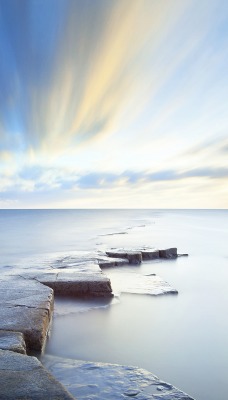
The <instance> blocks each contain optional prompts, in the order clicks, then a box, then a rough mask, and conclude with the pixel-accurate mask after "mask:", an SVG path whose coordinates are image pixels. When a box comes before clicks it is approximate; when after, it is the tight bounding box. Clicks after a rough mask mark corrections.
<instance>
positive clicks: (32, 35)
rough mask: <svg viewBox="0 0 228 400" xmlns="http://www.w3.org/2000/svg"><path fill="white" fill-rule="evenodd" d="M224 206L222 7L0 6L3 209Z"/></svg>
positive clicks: (143, 2)
mask: <svg viewBox="0 0 228 400" xmlns="http://www.w3.org/2000/svg"><path fill="white" fill-rule="evenodd" d="M227 206H228V2H227V0H200V1H199V0H0V208H227Z"/></svg>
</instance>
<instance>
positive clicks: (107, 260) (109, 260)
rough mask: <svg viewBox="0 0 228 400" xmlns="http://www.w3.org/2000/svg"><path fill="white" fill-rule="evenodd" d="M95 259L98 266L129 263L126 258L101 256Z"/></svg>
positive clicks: (107, 266)
mask: <svg viewBox="0 0 228 400" xmlns="http://www.w3.org/2000/svg"><path fill="white" fill-rule="evenodd" d="M97 261H98V265H99V267H100V268H109V267H120V266H122V265H123V266H124V265H128V264H129V260H128V259H127V258H114V257H107V256H102V257H101V258H98V259H97Z"/></svg>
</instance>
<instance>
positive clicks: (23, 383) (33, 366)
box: [0, 350, 74, 400]
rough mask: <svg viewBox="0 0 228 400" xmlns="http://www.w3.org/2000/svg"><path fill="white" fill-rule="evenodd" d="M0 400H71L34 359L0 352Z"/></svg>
mask: <svg viewBox="0 0 228 400" xmlns="http://www.w3.org/2000/svg"><path fill="white" fill-rule="evenodd" d="M0 399H4V400H26V399H29V400H41V399H42V400H72V399H74V397H72V395H71V394H70V393H69V392H67V390H66V389H65V388H64V387H63V386H62V385H61V383H59V382H58V381H57V380H56V379H55V378H54V377H53V376H52V375H51V374H50V373H49V372H48V371H47V370H46V369H45V368H44V367H43V366H42V364H41V363H40V362H39V361H38V360H37V358H35V357H29V356H26V355H22V354H18V353H14V352H11V351H7V350H4V351H2V350H0Z"/></svg>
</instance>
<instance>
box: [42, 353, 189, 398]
mask: <svg viewBox="0 0 228 400" xmlns="http://www.w3.org/2000/svg"><path fill="white" fill-rule="evenodd" d="M43 362H44V365H45V366H46V368H47V369H48V370H49V371H50V372H51V373H52V374H53V375H54V376H55V377H56V378H57V379H58V380H59V381H60V382H61V383H62V384H63V385H66V386H67V388H68V390H69V392H71V393H72V394H73V395H74V396H75V398H77V399H78V400H90V399H93V400H115V399H127V398H136V399H138V400H154V399H163V400H177V399H179V400H193V398H192V397H190V396H188V395H187V394H186V393H184V392H182V391H181V390H179V389H177V388H175V387H174V386H172V385H170V384H168V383H166V382H163V381H161V380H160V379H159V378H157V377H156V376H155V375H153V374H152V373H151V372H149V371H146V370H144V369H141V368H137V367H129V366H123V365H118V364H104V363H95V362H87V361H78V360H68V359H63V358H58V357H51V356H44V358H43Z"/></svg>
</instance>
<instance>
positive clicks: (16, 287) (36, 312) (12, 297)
mask: <svg viewBox="0 0 228 400" xmlns="http://www.w3.org/2000/svg"><path fill="white" fill-rule="evenodd" d="M53 301H54V297H53V290H52V289H51V288H48V287H46V286H44V285H41V284H40V283H39V282H36V281H29V283H28V281H27V280H25V279H22V278H20V277H17V278H16V277H14V278H12V279H8V280H2V281H0V304H1V305H0V315H1V319H0V331H5V330H7V331H13V332H20V333H22V334H23V335H24V339H25V342H26V346H27V349H28V350H37V351H41V350H42V349H43V347H44V345H45V341H46V336H47V332H48V329H49V324H50V321H51V316H52V311H53Z"/></svg>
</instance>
